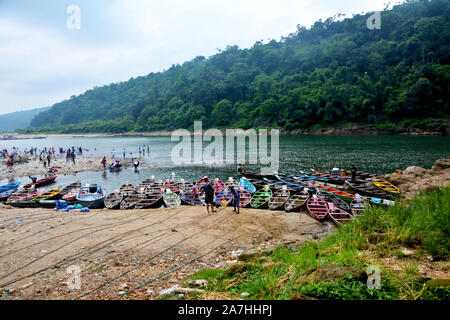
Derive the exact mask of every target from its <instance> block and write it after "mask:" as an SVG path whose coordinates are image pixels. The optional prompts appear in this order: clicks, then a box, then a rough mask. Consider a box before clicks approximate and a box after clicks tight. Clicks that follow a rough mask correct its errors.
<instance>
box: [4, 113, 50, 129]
mask: <svg viewBox="0 0 450 320" xmlns="http://www.w3.org/2000/svg"><path fill="white" fill-rule="evenodd" d="M49 109H50V107H47V108H37V109H32V110H26V111H17V112H12V113H7V114H2V115H0V132H3V131H13V130H16V129H21V128H25V127H28V126H29V125H30V123H31V120H32V119H33V118H34V116H36V115H37V114H39V113H40V112H43V111H47V110H49Z"/></svg>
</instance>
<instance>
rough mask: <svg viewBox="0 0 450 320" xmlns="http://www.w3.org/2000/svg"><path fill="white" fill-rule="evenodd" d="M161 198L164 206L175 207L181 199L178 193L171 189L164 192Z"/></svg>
mask: <svg viewBox="0 0 450 320" xmlns="http://www.w3.org/2000/svg"><path fill="white" fill-rule="evenodd" d="M163 200H164V204H165V206H166V207H177V206H180V205H181V199H180V197H179V196H178V194H176V193H174V192H171V191H166V192H164V194H163Z"/></svg>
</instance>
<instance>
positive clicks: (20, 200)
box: [6, 190, 45, 208]
mask: <svg viewBox="0 0 450 320" xmlns="http://www.w3.org/2000/svg"><path fill="white" fill-rule="evenodd" d="M44 192H45V190H39V191H33V192H31V193H28V194H26V195H23V196H19V197H17V198H9V199H8V201H7V202H6V204H7V205H10V206H13V207H18V208H34V207H37V206H39V203H38V202H37V201H33V198H35V197H37V196H39V195H40V194H42V193H44Z"/></svg>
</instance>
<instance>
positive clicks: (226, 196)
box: [214, 189, 231, 206]
mask: <svg viewBox="0 0 450 320" xmlns="http://www.w3.org/2000/svg"><path fill="white" fill-rule="evenodd" d="M230 200H231V192H230V190H229V189H225V190H223V191H222V192H220V193H218V194H216V199H215V200H214V201H215V202H214V203H215V204H216V205H218V206H223V203H222V202H223V201H226V202H227V203H230Z"/></svg>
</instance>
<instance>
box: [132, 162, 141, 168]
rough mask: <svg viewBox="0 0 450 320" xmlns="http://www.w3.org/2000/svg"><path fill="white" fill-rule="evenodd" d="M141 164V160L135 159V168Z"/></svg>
mask: <svg viewBox="0 0 450 320" xmlns="http://www.w3.org/2000/svg"><path fill="white" fill-rule="evenodd" d="M139 164H140V162H139V160H136V161H134V162H133V165H134V168H135V169H137V168H138V167H139Z"/></svg>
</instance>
